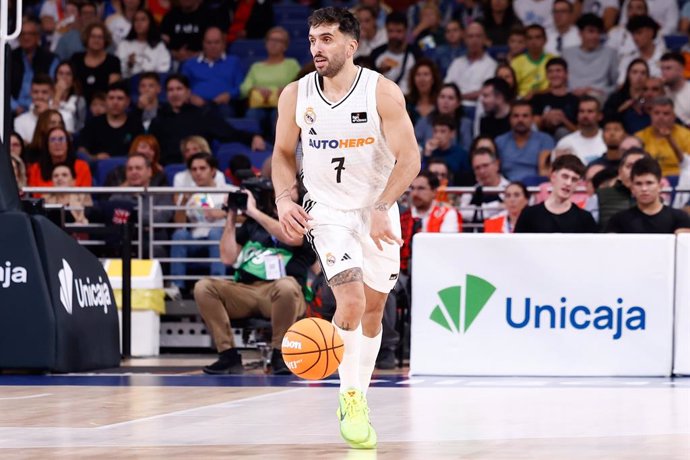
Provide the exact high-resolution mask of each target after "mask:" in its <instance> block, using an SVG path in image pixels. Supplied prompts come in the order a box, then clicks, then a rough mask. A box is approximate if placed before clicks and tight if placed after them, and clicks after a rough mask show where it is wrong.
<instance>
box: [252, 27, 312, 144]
mask: <svg viewBox="0 0 690 460" xmlns="http://www.w3.org/2000/svg"><path fill="white" fill-rule="evenodd" d="M289 44H290V34H288V32H287V30H285V29H284V28H282V27H273V28H272V29H270V30H269V31H268V33H267V34H266V52H267V53H268V57H267V58H266V59H265V60H263V61H260V62H255V63H254V64H252V66H251V67H250V68H249V73H247V76H246V77H245V78H244V81H243V82H242V84H241V85H240V94H241V96H242V97H243V98H245V97H246V98H248V99H249V100H248V105H249V110H247V114H246V116H247V118H251V119H254V120H256V121H258V122H259V126H260V127H261V132H262V136H263V137H265V138H267V139H269V140H270V141H271V142H272V141H273V139H274V137H275V133H274V129H275V124H276V120H277V117H278V96H279V95H280V93H281V91H282V90H283V88H285V87H286V86H287V85H288V83H290V82H291V81H293V80H294V79H295V77H296V76H297V74H298V73H299V71H300V65H299V62H297V61H296V60H295V59H293V58H286V57H285V52H286V51H287V48H288V45H289Z"/></svg>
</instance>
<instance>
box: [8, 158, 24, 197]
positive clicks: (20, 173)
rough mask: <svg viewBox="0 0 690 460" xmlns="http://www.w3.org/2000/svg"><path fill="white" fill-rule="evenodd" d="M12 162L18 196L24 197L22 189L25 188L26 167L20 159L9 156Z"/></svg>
mask: <svg viewBox="0 0 690 460" xmlns="http://www.w3.org/2000/svg"><path fill="white" fill-rule="evenodd" d="M10 160H12V171H14V180H15V182H16V183H17V191H18V192H19V196H20V197H22V196H24V191H23V189H24V187H26V165H25V164H24V161H23V160H22V159H21V157H17V156H14V155H10Z"/></svg>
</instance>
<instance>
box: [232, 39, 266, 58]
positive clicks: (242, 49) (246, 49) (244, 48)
mask: <svg viewBox="0 0 690 460" xmlns="http://www.w3.org/2000/svg"><path fill="white" fill-rule="evenodd" d="M228 52H229V53H230V54H232V55H234V56H237V57H239V58H240V59H242V58H246V57H252V58H254V59H255V60H257V59H263V58H265V57H266V56H267V54H266V45H265V44H264V41H263V40H261V39H258V38H257V39H249V38H248V39H239V40H235V41H234V42H232V43H231V44H230V46H229V47H228Z"/></svg>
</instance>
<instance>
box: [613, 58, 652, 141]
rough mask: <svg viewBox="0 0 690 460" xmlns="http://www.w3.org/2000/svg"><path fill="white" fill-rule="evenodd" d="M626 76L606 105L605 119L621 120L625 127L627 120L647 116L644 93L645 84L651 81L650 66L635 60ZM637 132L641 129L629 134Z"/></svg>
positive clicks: (631, 62) (642, 60)
mask: <svg viewBox="0 0 690 460" xmlns="http://www.w3.org/2000/svg"><path fill="white" fill-rule="evenodd" d="M625 75H626V77H625V83H623V86H622V87H621V88H620V89H618V90H616V92H614V93H613V94H611V95H610V96H609V97H608V99H606V103H605V104H604V118H607V119H609V118H614V117H618V118H621V119H622V120H623V123H624V126H625V125H626V124H627V123H626V120H627V118H633V120H634V119H635V118H639V117H640V116H642V115H644V114H645V112H644V101H645V97H644V91H645V83H646V82H647V79H649V66H648V65H647V62H646V61H645V60H644V59H640V58H638V59H633V60H632V61H630V64H628V68H627V69H626V73H625ZM626 131H628V130H627V129H626ZM635 131H639V129H635V130H634V131H628V132H635Z"/></svg>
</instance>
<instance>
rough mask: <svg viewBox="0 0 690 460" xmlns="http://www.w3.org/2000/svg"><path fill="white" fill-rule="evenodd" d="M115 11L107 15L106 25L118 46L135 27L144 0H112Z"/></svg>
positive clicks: (111, 3) (111, 4)
mask: <svg viewBox="0 0 690 460" xmlns="http://www.w3.org/2000/svg"><path fill="white" fill-rule="evenodd" d="M110 6H111V7H112V9H113V11H112V12H111V13H110V14H107V13H108V12H107V11H106V12H105V14H104V16H106V17H105V21H104V22H105V26H106V27H107V28H108V30H109V31H110V35H111V36H112V37H113V43H114V44H115V46H118V45H119V44H120V43H121V42H122V41H123V40H124V39H125V37H127V35H128V34H129V32H130V31H131V30H132V29H133V28H134V27H132V26H133V25H134V22H135V21H136V17H135V15H136V13H137V11H143V8H144V6H145V5H144V0H110Z"/></svg>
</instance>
